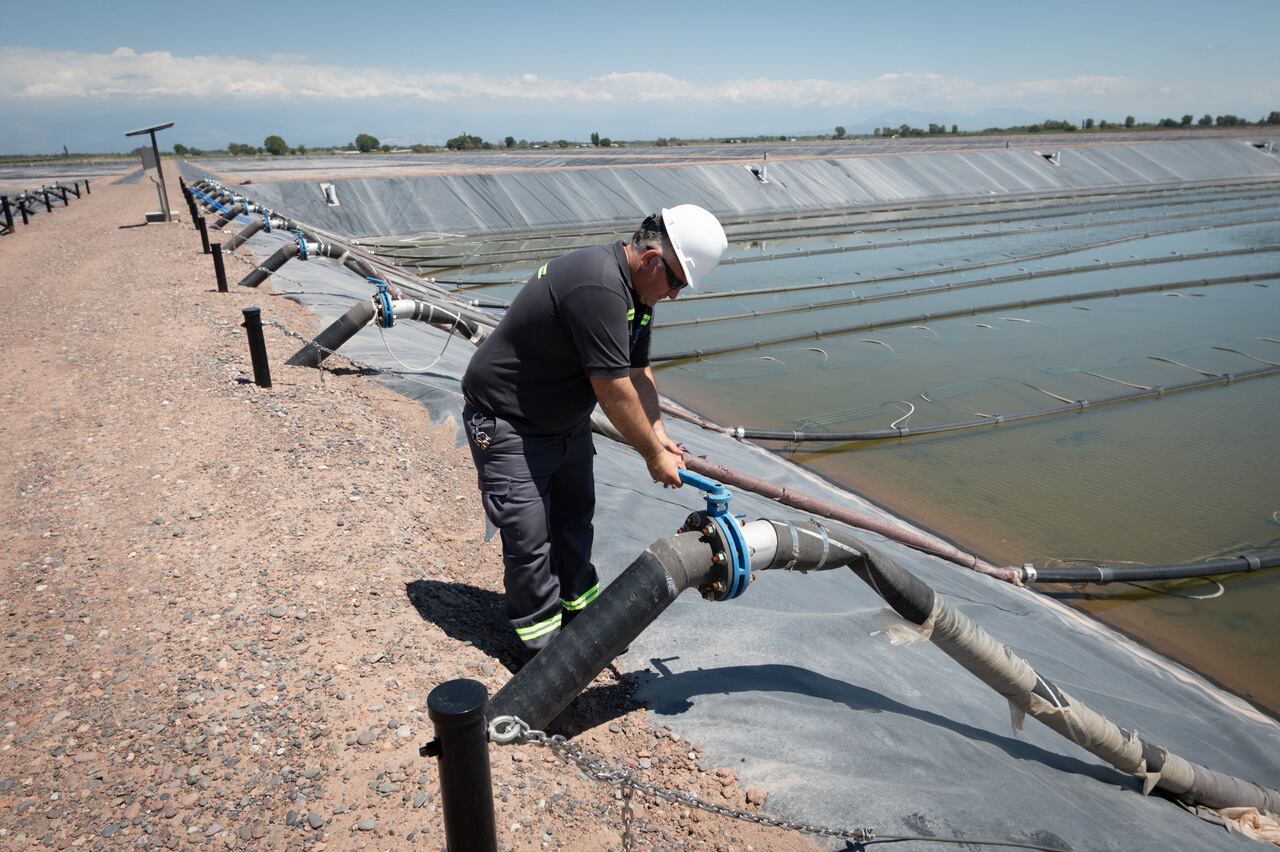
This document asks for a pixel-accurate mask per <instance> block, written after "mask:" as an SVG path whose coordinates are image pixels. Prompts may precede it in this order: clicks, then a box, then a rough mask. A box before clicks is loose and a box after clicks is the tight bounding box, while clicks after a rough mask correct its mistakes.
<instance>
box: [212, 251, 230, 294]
mask: <svg viewBox="0 0 1280 852" xmlns="http://www.w3.org/2000/svg"><path fill="white" fill-rule="evenodd" d="M209 248H211V249H213V274H214V275H216V276H217V277H218V292H219V293H225V292H227V269H226V267H224V266H223V265H222V243H213V244H212V245H210V246H209Z"/></svg>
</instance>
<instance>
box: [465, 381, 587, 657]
mask: <svg viewBox="0 0 1280 852" xmlns="http://www.w3.org/2000/svg"><path fill="white" fill-rule="evenodd" d="M462 417H463V425H464V426H465V428H466V432H467V442H468V443H469V444H470V445H471V458H472V460H474V461H475V465H476V473H477V474H478V478H479V485H480V497H481V500H482V502H483V503H484V511H485V514H486V515H487V516H488V518H489V521H490V523H492V524H493V525H494V526H495V527H497V528H498V530H499V531H501V533H502V562H503V567H504V569H505V570H504V573H503V584H504V586H505V588H506V608H507V618H508V619H510V621H511V626H512V627H513V628H514V629H515V631H516V636H517V637H518V638H519V639H520V641H521V642H522V643H524V646H525V647H526V648H528V649H530V650H535V651H536V650H538V649H540V648H542V647H544V646H545V645H546V644H547V643H548V642H550V641H551V640H552V639H553V638H554V637H555V635H556V634H557V633H558V632H559V631H560V627H561V624H562V623H563V622H564V621H565V619H567V618H572V617H573V616H574V615H576V614H577V613H578V612H580V611H581V610H583V609H584V608H585V607H586V606H587V605H588V604H590V603H591V602H592V601H593V600H595V598H596V596H597V595H598V594H599V593H600V584H599V579H598V578H597V577H596V569H595V566H594V565H592V564H591V543H592V536H593V531H592V526H591V517H592V515H593V514H594V512H595V504H596V490H595V476H594V474H593V472H592V463H593V458H592V457H593V455H594V453H595V450H594V447H593V445H592V443H591V427H590V424H588V423H584V424H583V425H582V427H581V428H579V429H576V430H574V431H573V432H572V433H570V434H568V435H556V436H542V435H522V434H520V433H519V432H517V431H516V429H515V427H514V426H512V424H511V423H509V422H507V421H506V420H503V419H502V418H500V417H494V416H492V415H490V414H486V413H484V412H480V411H477V410H476V409H474V408H473V407H472V406H471V405H466V406H464V407H463V409H462Z"/></svg>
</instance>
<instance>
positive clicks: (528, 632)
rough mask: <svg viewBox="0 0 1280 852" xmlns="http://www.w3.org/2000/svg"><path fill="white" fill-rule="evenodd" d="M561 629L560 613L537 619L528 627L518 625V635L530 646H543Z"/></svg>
mask: <svg viewBox="0 0 1280 852" xmlns="http://www.w3.org/2000/svg"><path fill="white" fill-rule="evenodd" d="M559 630H560V613H559V612H556V613H554V614H552V615H550V616H548V617H547V618H544V619H541V620H539V621H535V622H534V623H532V624H530V625H528V626H527V627H517V628H516V636H517V638H519V639H520V641H521V642H523V643H524V644H525V645H526V646H528V647H530V648H541V647H543V646H544V645H546V643H547V642H550V641H551V637H552V636H554V635H555V634H556V633H557V632H558V631H559Z"/></svg>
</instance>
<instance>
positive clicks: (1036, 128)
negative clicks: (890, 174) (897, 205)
mask: <svg viewBox="0 0 1280 852" xmlns="http://www.w3.org/2000/svg"><path fill="white" fill-rule="evenodd" d="M1193 123H1194V124H1195V125H1196V126H1198V127H1249V126H1266V125H1280V110H1273V111H1271V112H1270V113H1269V114H1268V115H1266V116H1265V117H1263V118H1259V119H1258V120H1257V121H1255V122H1250V121H1249V120H1248V119H1246V118H1241V117H1240V116H1237V115H1219V116H1213V115H1209V114H1208V113H1206V114H1205V115H1203V116H1201V117H1200V118H1199V120H1197V119H1196V118H1195V116H1193V115H1184V116H1182V118H1180V119H1173V118H1162V119H1160V120H1159V121H1155V122H1139V121H1138V120H1137V119H1136V118H1134V117H1133V116H1131V115H1127V116H1125V118H1124V121H1122V122H1116V121H1107V120H1106V119H1101V120H1099V121H1094V119H1092V118H1086V119H1085V120H1084V121H1083V122H1082V125H1077V124H1075V123H1073V122H1070V121H1065V120H1060V119H1048V120H1046V121H1042V122H1039V123H1038V124H1018V125H1013V126H1012V127H988V128H985V129H984V130H982V131H980V133H982V134H1006V133H1073V132H1075V131H1077V130H1080V128H1081V126H1083V128H1084V129H1085V130H1094V129H1097V130H1115V129H1118V128H1120V127H1123V128H1125V129H1126V130H1135V129H1137V130H1146V129H1150V128H1153V127H1158V128H1169V127H1191V126H1192V124H1193ZM947 132H948V130H947V128H946V126H945V125H942V124H930V125H929V126H928V128H926V129H921V128H919V127H912V126H911V125H910V124H901V125H899V126H897V127H877V128H876V129H875V130H874V131H873V133H872V135H873V136H887V137H906V136H934V135H938V134H942V133H947ZM950 132H951V133H958V132H959V128H958V127H957V126H956V125H954V124H953V125H951V130H950ZM834 138H836V139H844V138H845V129H844V128H843V127H840V126H837V127H836V129H835V135H834Z"/></svg>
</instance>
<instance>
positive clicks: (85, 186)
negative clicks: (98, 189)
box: [84, 178, 93, 195]
mask: <svg viewBox="0 0 1280 852" xmlns="http://www.w3.org/2000/svg"><path fill="white" fill-rule="evenodd" d="M84 194H85V195H93V193H92V192H90V191H89V179H88V178H85V179H84Z"/></svg>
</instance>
